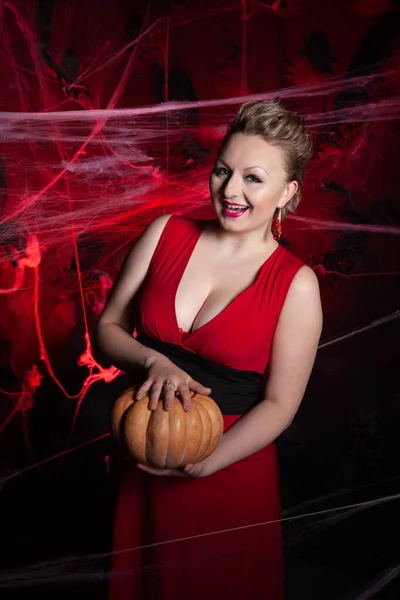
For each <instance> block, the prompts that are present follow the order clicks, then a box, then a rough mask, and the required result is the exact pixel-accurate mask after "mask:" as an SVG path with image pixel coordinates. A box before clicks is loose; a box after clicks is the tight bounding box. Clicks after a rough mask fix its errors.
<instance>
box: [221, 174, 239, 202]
mask: <svg viewBox="0 0 400 600" xmlns="http://www.w3.org/2000/svg"><path fill="white" fill-rule="evenodd" d="M224 194H225V197H226V198H237V197H238V196H240V195H241V186H240V176H239V175H235V173H232V175H231V176H230V177H229V179H228V180H227V181H226V183H225V189H224Z"/></svg>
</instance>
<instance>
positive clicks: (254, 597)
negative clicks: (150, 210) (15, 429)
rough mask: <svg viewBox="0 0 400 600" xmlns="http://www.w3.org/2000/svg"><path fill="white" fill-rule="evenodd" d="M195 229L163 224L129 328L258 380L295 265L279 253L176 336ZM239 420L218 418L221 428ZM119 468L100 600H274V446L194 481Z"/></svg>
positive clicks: (178, 220) (278, 542) (278, 598)
mask: <svg viewBox="0 0 400 600" xmlns="http://www.w3.org/2000/svg"><path fill="white" fill-rule="evenodd" d="M203 227H204V221H195V220H191V219H187V218H184V217H176V216H173V217H171V218H170V219H169V220H168V222H167V224H166V226H165V228H164V231H163V233H162V235H161V238H160V241H159V243H158V246H157V248H156V251H155V253H154V256H153V258H152V261H151V264H150V267H149V272H148V275H147V277H146V280H145V282H144V285H143V288H142V291H141V294H140V301H139V302H138V305H137V308H136V323H137V329H138V330H140V331H143V332H144V333H145V334H146V335H147V336H150V337H152V338H155V339H158V340H163V341H164V342H169V343H171V344H175V345H178V346H183V347H185V348H186V349H187V350H189V351H191V352H194V353H197V354H199V355H201V356H203V357H205V358H207V359H210V360H211V361H214V362H216V363H220V364H223V365H227V366H229V367H233V368H234V369H238V370H243V371H246V370H248V371H255V372H257V373H259V374H260V375H261V376H262V375H263V374H264V373H265V372H266V369H267V367H268V361H269V355H270V348H271V343H272V339H273V334H274V330H275V327H276V324H277V321H278V318H279V314H280V311H281V309H282V306H283V304H284V301H285V298H286V294H287V292H288V289H289V286H290V284H291V282H292V280H293V277H294V276H295V274H296V273H297V271H298V270H299V268H300V267H301V266H303V263H302V262H301V261H300V260H299V259H297V258H296V257H294V256H293V255H292V254H291V253H290V252H288V251H287V250H286V249H285V248H283V247H282V246H279V247H278V248H277V249H276V250H275V251H274V252H273V253H272V255H271V256H270V257H269V258H268V259H267V260H266V261H265V263H264V264H263V265H262V267H261V268H260V270H259V272H258V275H257V277H256V278H255V281H254V282H253V283H252V285H250V286H249V287H248V288H247V289H246V290H245V291H243V292H242V293H240V294H239V295H238V296H237V297H236V298H235V299H234V300H233V301H232V302H231V303H230V304H229V305H228V306H227V307H226V308H225V309H224V310H223V311H222V312H221V313H220V314H218V315H217V316H216V317H215V318H213V319H212V320H211V321H209V322H208V323H206V324H205V325H203V326H202V327H200V328H199V329H197V330H196V331H194V332H193V333H190V334H186V335H183V334H182V332H181V331H180V330H179V328H178V323H177V319H176V314H175V295H176V291H177V289H178V286H179V282H180V281H181V278H182V275H183V273H184V271H185V268H186V265H187V264H188V262H189V259H190V256H191V254H192V252H193V250H194V248H195V246H196V243H197V241H198V239H199V237H200V235H201V232H202V230H203ZM211 396H212V394H211ZM240 417H241V415H240V414H239V415H232V414H229V415H224V421H225V429H227V428H229V427H230V426H231V425H232V424H233V423H234V422H235V421H236V420H237V419H239V418H240ZM123 462H124V463H125V464H124V465H123V467H122V474H121V482H120V492H119V500H118V507H117V513H116V519H115V528H114V548H113V559H112V574H111V582H110V600H220V599H221V598H229V599H231V598H232V599H236V598H238V599H241V600H261V599H263V600H282V599H283V554H282V537H281V523H280V518H281V508H280V494H279V473H278V465H277V455H276V449H275V444H273V443H272V444H270V445H269V446H267V447H266V448H264V449H263V450H261V451H260V452H257V453H256V454H253V455H252V456H249V457H248V458H246V459H244V460H241V461H239V462H237V463H236V464H233V465H231V466H229V467H227V468H225V469H223V470H221V471H219V472H217V473H215V474H213V475H210V476H208V477H204V478H199V479H196V478H193V479H191V478H188V479H186V478H175V477H157V476H152V475H149V474H147V473H144V472H142V471H140V470H139V469H138V468H137V467H136V466H135V465H134V464H133V463H129V462H128V461H123Z"/></svg>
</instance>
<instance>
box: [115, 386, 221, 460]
mask: <svg viewBox="0 0 400 600" xmlns="http://www.w3.org/2000/svg"><path fill="white" fill-rule="evenodd" d="M135 390H136V388H133V387H132V388H129V389H128V390H126V391H125V392H124V393H123V394H122V395H121V396H120V397H119V398H118V400H117V401H116V403H115V405H114V408H113V410H112V413H111V432H112V435H113V437H114V438H115V439H116V441H117V442H118V444H119V446H120V448H121V449H122V451H123V452H124V453H125V454H128V456H130V457H131V458H133V459H134V460H137V461H138V462H140V463H144V464H148V465H150V466H153V467H158V468H167V469H172V468H177V467H184V466H185V465H188V464H194V463H196V462H200V461H201V460H203V459H204V458H207V456H210V454H211V453H212V452H214V450H215V448H216V447H217V445H218V443H219V441H220V439H221V437H222V433H223V425H224V422H223V418H222V414H221V411H220V410H219V408H218V406H217V404H216V403H215V402H214V400H212V399H211V398H210V397H208V396H202V395H201V394H197V393H195V392H191V395H192V407H191V409H190V411H185V410H184V409H183V406H182V403H181V401H180V400H179V398H177V397H175V399H174V404H173V407H172V410H170V411H166V410H164V405H163V402H162V401H161V400H160V401H159V402H158V406H157V408H156V409H155V410H149V408H148V403H149V398H148V396H145V397H144V398H142V399H141V400H136V399H135Z"/></svg>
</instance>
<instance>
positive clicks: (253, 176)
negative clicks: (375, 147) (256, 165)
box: [246, 175, 261, 183]
mask: <svg viewBox="0 0 400 600" xmlns="http://www.w3.org/2000/svg"><path fill="white" fill-rule="evenodd" d="M246 179H249V180H250V181H251V182H252V183H261V179H259V178H258V177H257V176H256V175H247V177H246Z"/></svg>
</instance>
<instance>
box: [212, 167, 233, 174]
mask: <svg viewBox="0 0 400 600" xmlns="http://www.w3.org/2000/svg"><path fill="white" fill-rule="evenodd" d="M213 172H214V174H215V175H229V171H228V169H224V167H215V169H214V171H213Z"/></svg>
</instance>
